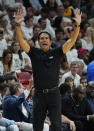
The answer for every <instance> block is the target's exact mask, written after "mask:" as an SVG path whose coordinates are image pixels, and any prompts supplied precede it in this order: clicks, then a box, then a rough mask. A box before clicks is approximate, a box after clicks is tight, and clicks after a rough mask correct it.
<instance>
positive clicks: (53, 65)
mask: <svg viewBox="0 0 94 131" xmlns="http://www.w3.org/2000/svg"><path fill="white" fill-rule="evenodd" d="M28 55H29V56H30V58H31V61H32V70H33V77H34V86H35V88H37V89H38V90H40V89H50V88H53V87H56V86H58V81H59V70H60V58H61V56H62V55H63V51H62V48H61V47H60V48H56V49H50V50H49V51H47V52H44V51H43V50H41V49H38V48H35V47H31V48H30V51H29V53H28Z"/></svg>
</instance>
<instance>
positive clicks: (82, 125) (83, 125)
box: [62, 85, 94, 131]
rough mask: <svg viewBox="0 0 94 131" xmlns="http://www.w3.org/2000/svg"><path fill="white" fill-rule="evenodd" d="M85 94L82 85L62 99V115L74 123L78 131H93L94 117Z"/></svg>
mask: <svg viewBox="0 0 94 131" xmlns="http://www.w3.org/2000/svg"><path fill="white" fill-rule="evenodd" d="M84 94H85V89H83V87H82V86H81V85H79V86H78V87H77V88H74V89H73V91H72V94H71V95H67V96H65V97H64V98H63V99H62V113H63V114H64V115H66V116H67V117H68V118H69V119H71V120H73V121H74V123H75V125H76V131H89V130H90V131H93V130H94V123H93V122H94V121H93V120H94V115H93V112H92V110H91V108H90V106H89V104H88V101H87V100H86V99H85V98H84Z"/></svg>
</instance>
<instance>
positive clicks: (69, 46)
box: [62, 27, 80, 54]
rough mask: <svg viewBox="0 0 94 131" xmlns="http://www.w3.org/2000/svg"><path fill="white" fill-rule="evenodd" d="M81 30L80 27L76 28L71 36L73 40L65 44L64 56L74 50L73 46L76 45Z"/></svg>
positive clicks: (63, 47) (63, 48)
mask: <svg viewBox="0 0 94 131" xmlns="http://www.w3.org/2000/svg"><path fill="white" fill-rule="evenodd" d="M79 30H80V27H75V29H74V31H73V33H72V35H71V38H70V39H69V40H68V41H67V42H65V44H64V45H63V46H62V50H63V52H64V54H66V53H67V52H68V51H69V50H70V49H71V48H72V46H73V45H74V44H75V41H76V39H77V37H78V34H79Z"/></svg>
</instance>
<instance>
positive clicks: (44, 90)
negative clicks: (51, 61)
mask: <svg viewBox="0 0 94 131" xmlns="http://www.w3.org/2000/svg"><path fill="white" fill-rule="evenodd" d="M56 89H58V87H57V86H56V87H53V88H51V89H41V90H37V89H35V92H38V93H43V94H47V93H49V92H51V91H54V90H56Z"/></svg>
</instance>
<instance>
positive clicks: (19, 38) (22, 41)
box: [16, 26, 30, 53]
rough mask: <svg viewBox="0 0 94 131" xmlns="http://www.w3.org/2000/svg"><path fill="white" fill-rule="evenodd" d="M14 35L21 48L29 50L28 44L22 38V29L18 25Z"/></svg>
mask: <svg viewBox="0 0 94 131" xmlns="http://www.w3.org/2000/svg"><path fill="white" fill-rule="evenodd" d="M16 36H17V40H18V42H19V44H20V46H21V48H22V49H23V50H24V51H25V52H26V53H28V52H29V50H30V46H29V44H28V43H27V42H26V41H25V40H24V39H23V35H22V31H21V27H20V26H16Z"/></svg>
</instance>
